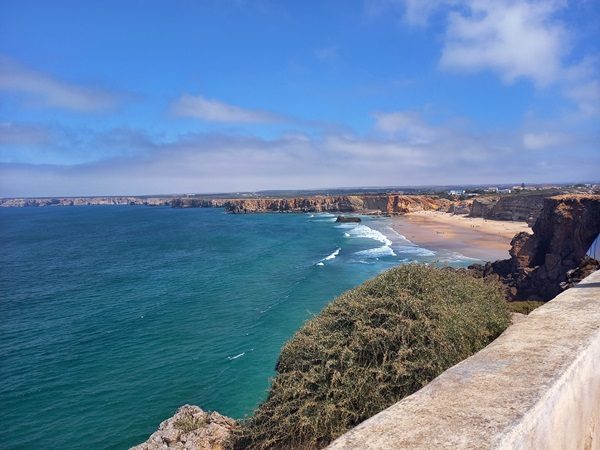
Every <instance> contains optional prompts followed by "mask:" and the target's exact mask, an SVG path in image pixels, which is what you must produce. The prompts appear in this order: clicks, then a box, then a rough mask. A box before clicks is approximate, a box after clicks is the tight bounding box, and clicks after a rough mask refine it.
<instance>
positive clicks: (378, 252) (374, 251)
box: [355, 245, 396, 258]
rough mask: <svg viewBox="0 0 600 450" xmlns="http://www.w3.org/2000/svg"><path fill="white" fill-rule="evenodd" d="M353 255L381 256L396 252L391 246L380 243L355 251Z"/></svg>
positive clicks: (393, 254)
mask: <svg viewBox="0 0 600 450" xmlns="http://www.w3.org/2000/svg"><path fill="white" fill-rule="evenodd" d="M355 255H357V256H363V257H366V258H381V257H382V256H396V253H395V252H394V250H393V249H392V248H391V247H389V246H387V245H382V246H381V247H376V248H370V249H368V250H361V251H360V252H356V253H355Z"/></svg>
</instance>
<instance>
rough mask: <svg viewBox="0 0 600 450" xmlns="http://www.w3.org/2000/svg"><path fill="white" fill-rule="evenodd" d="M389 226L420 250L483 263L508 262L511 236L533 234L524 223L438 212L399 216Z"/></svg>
mask: <svg viewBox="0 0 600 450" xmlns="http://www.w3.org/2000/svg"><path fill="white" fill-rule="evenodd" d="M392 226H393V227H394V229H395V230H396V231H397V232H398V233H400V234H402V235H403V236H405V237H406V238H407V239H409V240H410V241H412V242H414V243H415V244H418V245H419V246H421V247H425V248H428V249H430V250H433V251H435V250H448V251H452V252H458V253H460V254H462V255H464V256H468V257H470V258H477V259H481V260H484V261H495V260H498V259H506V258H508V257H509V254H508V250H509V248H510V241H511V239H512V238H513V237H514V235H515V234H517V233H519V232H521V231H527V232H529V233H531V232H532V231H531V228H530V227H529V226H528V225H527V224H526V223H525V222H508V221H499V220H487V219H482V218H470V217H466V216H461V215H452V214H449V213H443V212H437V211H421V212H414V213H410V214H406V215H403V216H398V217H395V218H394V220H393V225H392Z"/></svg>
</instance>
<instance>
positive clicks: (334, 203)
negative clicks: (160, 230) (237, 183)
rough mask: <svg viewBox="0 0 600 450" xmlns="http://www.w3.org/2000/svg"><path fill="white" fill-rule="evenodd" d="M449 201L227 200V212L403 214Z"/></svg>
mask: <svg viewBox="0 0 600 450" xmlns="http://www.w3.org/2000/svg"><path fill="white" fill-rule="evenodd" d="M450 204H451V202H450V201H449V200H445V199H440V198H435V197H429V196H424V195H365V196H358V195H347V196H318V195H317V196H312V197H297V198H282V199H262V198H261V199H239V200H227V201H226V202H224V204H223V206H224V207H225V209H226V210H227V211H229V212H232V213H234V214H239V213H254V212H269V211H272V212H335V213H338V212H360V213H367V214H387V215H395V214H404V213H407V212H412V211H430V210H438V209H444V210H445V209H447V208H448V207H449V206H450Z"/></svg>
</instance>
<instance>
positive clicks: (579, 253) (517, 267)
mask: <svg viewBox="0 0 600 450" xmlns="http://www.w3.org/2000/svg"><path fill="white" fill-rule="evenodd" d="M599 232H600V196H598V195H560V196H556V197H550V198H547V199H544V205H543V208H542V211H541V212H540V215H539V217H538V219H537V221H536V222H535V224H534V225H533V234H529V233H519V234H517V235H516V236H515V237H514V238H513V240H512V241H511V250H510V256H511V257H510V259H506V260H501V261H496V262H493V263H487V264H485V265H484V266H481V265H473V266H470V267H469V269H470V271H471V273H472V274H474V275H475V276H482V277H485V278H497V279H498V280H499V281H501V282H502V284H503V286H504V289H505V293H506V296H507V298H509V299H511V300H537V299H539V300H550V299H552V298H554V297H555V296H556V295H558V294H559V293H560V292H561V291H562V290H563V289H565V288H567V287H570V286H572V285H573V284H574V283H575V282H576V281H577V280H580V279H582V278H584V277H585V276H586V275H587V274H589V273H591V272H593V271H594V270H596V269H597V268H598V264H597V262H595V260H593V259H591V258H587V257H586V256H585V255H586V252H587V250H588V248H589V246H590V244H591V243H592V242H593V241H594V239H595V238H596V236H598V233H599Z"/></svg>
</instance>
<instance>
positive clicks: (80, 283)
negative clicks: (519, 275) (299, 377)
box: [0, 206, 473, 449]
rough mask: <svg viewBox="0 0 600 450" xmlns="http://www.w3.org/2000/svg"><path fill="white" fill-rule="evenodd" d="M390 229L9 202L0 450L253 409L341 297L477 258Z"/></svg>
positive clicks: (325, 219)
mask: <svg viewBox="0 0 600 450" xmlns="http://www.w3.org/2000/svg"><path fill="white" fill-rule="evenodd" d="M390 220H391V219H387V218H369V217H363V221H362V223H361V224H354V223H353V224H338V223H336V222H335V216H333V215H331V214H249V215H231V214H225V212H224V211H223V210H221V209H172V208H168V207H156V208H151V207H142V206H115V207H112V206H106V207H103V206H90V207H86V206H82V207H46V208H14V209H13V208H4V209H0V305H1V307H0V448H2V449H32V448H46V449H51V448H52V449H90V448H93V449H125V448H128V447H129V446H132V445H134V444H138V443H140V442H143V441H144V440H146V439H147V438H148V436H149V435H150V434H151V433H152V432H153V431H155V429H156V428H157V427H158V424H159V423H160V422H161V421H162V420H164V419H166V418H167V417H169V416H171V415H172V414H173V413H174V412H175V410H176V409H177V408H178V407H179V406H181V405H183V404H185V403H190V404H197V405H199V406H201V407H202V408H204V409H207V410H217V411H219V412H220V413H222V414H225V415H228V416H232V417H234V418H243V417H244V416H246V415H249V414H251V412H252V410H253V409H254V408H255V407H256V406H257V405H258V404H259V403H260V401H261V400H262V399H264V398H265V396H266V392H267V389H268V387H269V379H270V377H272V376H273V374H274V367H275V363H276V360H277V357H278V354H279V351H280V348H281V347H282V345H283V344H284V343H285V341H286V340H288V339H289V338H290V337H291V336H292V335H293V334H294V332H295V331H296V330H297V329H298V328H299V327H300V326H301V325H302V323H303V322H305V321H306V320H307V319H309V318H310V317H311V316H313V315H314V314H316V313H318V312H319V311H320V310H321V309H322V308H323V306H324V305H326V304H327V303H328V302H329V301H331V300H332V299H333V298H335V297H336V296H337V295H339V294H340V293H342V292H343V291H345V290H347V289H350V288H352V287H354V286H356V285H358V284H360V283H361V282H363V281H365V280H366V279H368V278H371V277H373V276H375V275H376V274H378V273H380V272H382V271H384V270H386V269H388V268H390V267H392V266H394V265H397V264H401V263H407V262H410V261H420V262H428V263H441V264H450V265H455V266H464V265H466V264H469V263H472V262H473V260H470V259H469V260H467V259H464V258H462V257H460V255H452V254H439V253H436V252H434V251H431V250H429V249H423V248H420V247H417V246H415V245H413V244H412V243H410V242H409V241H407V240H406V239H404V238H403V237H402V236H401V235H399V234H397V233H395V232H394V231H393V229H392V228H391V227H390Z"/></svg>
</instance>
